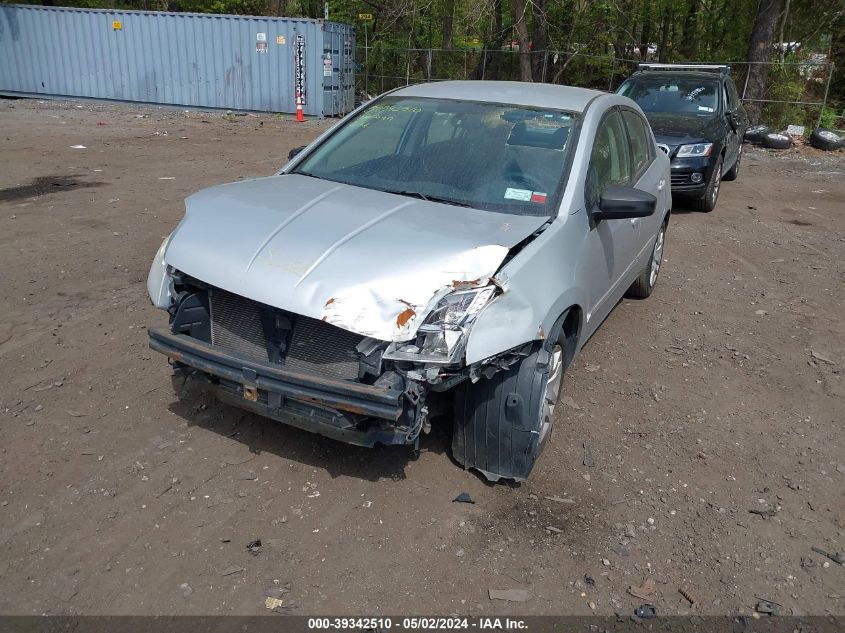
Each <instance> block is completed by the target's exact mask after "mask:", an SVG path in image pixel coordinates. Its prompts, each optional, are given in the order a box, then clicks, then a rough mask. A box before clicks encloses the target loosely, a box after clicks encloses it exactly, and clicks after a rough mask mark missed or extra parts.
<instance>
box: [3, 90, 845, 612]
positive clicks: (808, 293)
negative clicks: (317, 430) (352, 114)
mask: <svg viewBox="0 0 845 633" xmlns="http://www.w3.org/2000/svg"><path fill="white" fill-rule="evenodd" d="M326 125H327V123H320V122H316V121H313V122H307V123H305V124H296V123H295V122H293V121H291V120H290V119H285V120H281V119H279V118H273V117H269V116H262V117H257V116H244V117H236V116H232V117H229V118H228V119H227V118H226V117H224V116H223V115H222V114H221V113H201V112H199V113H198V112H193V113H189V114H187V113H183V112H181V111H178V110H165V109H152V108H146V109H142V108H135V107H129V106H126V107H120V106H112V105H91V104H83V105H79V104H73V103H58V102H53V103H38V102H35V101H8V100H5V101H0V247H2V250H0V271H2V272H0V425H2V426H0V432H2V444H1V445H0V484H1V485H2V490H0V505H2V508H0V548H2V550H0V551H2V555H1V556H0V612H3V613H7V614H8V613H19V614H40V613H52V614H56V613H64V614H76V613H85V614H95V613H96V614H101V613H108V614H129V613H132V614H144V613H156V614H228V613H237V614H259V613H268V612H267V611H266V609H265V604H264V602H265V595H266V594H265V591H266V590H267V589H268V588H272V587H274V586H275V587H277V588H288V589H289V590H290V591H289V593H287V594H285V596H284V602H285V605H287V609H288V612H290V613H297V614H326V613H332V614H334V613H338V614H339V613H357V614H370V615H374V614H384V613H387V614H397V613H400V614H401V613H437V614H448V613H470V614H472V613H484V614H498V613H517V614H561V613H567V614H570V613H572V614H587V613H590V612H591V609H592V608H594V609H595V611H596V612H597V613H603V614H611V613H613V612H621V613H626V614H629V613H631V612H632V610H633V608H634V607H635V606H637V605H639V604H641V603H642V602H644V600H642V599H640V598H635V597H633V596H632V595H630V594H629V593H628V592H627V589H628V588H629V587H630V586H631V585H635V586H638V585H641V584H642V583H643V581H644V579H648V578H650V579H652V580H653V581H654V591H653V594H652V595H651V597H650V601H652V602H654V604H655V605H656V606H657V609H658V612H659V613H662V614H671V613H689V612H696V613H708V614H725V613H729V614H733V613H738V612H740V613H743V612H744V613H748V612H750V611H752V610H753V608H754V606H755V604H756V603H757V602H758V599H759V598H758V597H759V596H763V597H765V598H768V599H770V600H772V601H775V602H777V603H780V604H781V605H783V606H782V608H781V609H782V611H783V612H786V613H789V612H790V610H791V611H792V612H794V613H803V614H825V613H835V614H842V613H845V568H843V566H842V565H839V564H836V563H835V562H832V561H829V560H828V559H827V558H825V557H824V556H822V555H819V554H818V553H815V552H813V551H812V550H811V547H812V546H817V547H819V548H821V549H823V550H826V551H828V552H831V553H835V552H842V551H843V550H845V498H843V492H844V491H845V440H843V432H842V431H843V417H845V382H843V373H842V370H843V366H845V351H843V350H845V311H843V308H844V307H845V305H843V303H844V302H843V299H844V298H845V214H844V213H843V210H845V155H843V154H842V153H839V154H838V155H833V154H823V153H821V152H814V151H812V150H805V151H802V152H800V153H799V152H795V151H787V152H781V153H766V152H764V151H762V150H754V149H751V148H748V152H747V155H746V158H745V162H744V165H743V173H742V174H741V176H740V179H739V180H738V181H737V182H735V183H725V185H724V186H723V192H722V198H721V202H720V205H719V208H718V209H717V210H716V211H715V212H714V213H712V214H703V213H687V212H684V211H683V210H679V211H678V212H677V213H676V214H675V216H674V218H673V221H672V223H671V224H670V235H669V242H668V253H667V260H666V263H665V265H664V268H663V270H662V272H661V275H662V277H661V281H660V284H659V285H658V289H657V291H656V292H655V295H654V296H652V298H651V299H649V300H647V301H641V302H629V301H625V302H623V303H622V304H620V305H619V306H618V307H617V309H616V310H615V311H614V312H613V314H612V315H611V316H610V318H609V319H608V320H607V322H606V323H605V324H604V325H603V326H602V328H601V329H600V330H599V332H598V334H597V335H596V336H595V337H594V338H593V340H592V341H591V342H590V343H589V344H588V345H587V347H586V348H585V349H584V351H583V353H582V355H581V356H580V357H579V358H578V360H577V361H576V363H575V365H574V367H573V368H572V370H571V371H570V373H569V374H568V375H567V382H566V385H565V396H566V400H565V405H566V406H564V407H560V408H559V411H560V415H559V419H558V420H557V424H556V431H555V434H554V436H553V437H552V440H551V441H552V444H551V446H550V447H549V448H548V449H547V452H546V454H545V455H544V456H543V458H542V459H541V461H540V463H539V465H538V467H537V468H536V470H535V471H534V474H533V476H532V478H531V480H530V481H529V482H528V483H526V484H523V485H521V486H506V485H497V486H490V485H487V484H485V483H484V482H483V481H482V480H481V479H479V477H477V476H475V475H473V474H471V473H468V472H465V471H463V470H461V469H460V468H459V467H458V466H456V465H455V463H453V462H452V461H451V460H450V458H449V456H448V452H447V447H448V441H449V429H448V428H447V427H446V426H445V425H444V424H441V425H439V426H435V428H434V431H433V433H432V434H431V435H429V436H426V437H425V438H424V441H423V445H422V448H423V452H422V455H421V456H420V457H419V459H418V460H416V461H413V460H411V459H410V455H409V452H408V451H407V450H404V449H401V448H393V449H378V450H366V449H358V448H352V447H348V446H345V445H341V444H338V443H335V442H333V441H329V440H325V439H321V438H319V437H316V436H312V435H309V434H307V433H304V432H300V431H297V430H294V429H292V428H287V427H285V426H282V425H280V424H277V423H274V422H271V421H268V420H263V419H261V418H257V417H254V416H251V415H248V414H244V413H242V412H240V411H239V410H236V409H233V408H229V407H227V406H223V405H220V404H217V403H215V402H213V401H191V402H182V403H180V402H177V401H176V400H175V399H174V397H173V396H172V393H171V390H170V383H169V370H168V367H167V363H166V361H165V359H164V358H163V357H161V356H159V355H158V354H155V353H152V352H151V351H150V350H149V349H148V348H147V333H146V328H147V327H148V326H149V325H161V324H163V323H165V321H166V319H165V315H164V314H163V313H160V312H158V311H156V310H154V309H153V308H152V307H151V306H150V304H149V301H148V299H147V296H146V289H145V280H146V275H147V270H148V266H149V263H150V261H151V258H152V256H153V253H154V252H155V250H156V248H157V247H158V245H159V243H160V242H161V240H162V238H164V237H165V236H166V235H167V234H168V233H169V232H170V231H171V230H172V229H173V228H174V226H175V225H176V223H177V222H178V221H179V219H180V217H181V215H182V211H183V206H182V199H183V198H184V197H185V196H187V195H188V194H190V193H192V192H194V191H196V190H197V189H200V188H202V187H205V186H208V185H212V184H216V183H221V182H225V181H229V180H234V179H238V178H248V177H252V176H263V175H268V174H270V173H272V172H273V171H274V170H275V169H276V168H277V167H278V166H279V165H281V164H282V163H283V162H284V157H285V156H286V155H287V152H288V150H289V149H290V148H291V147H294V146H297V145H302V144H304V143H305V142H307V141H308V140H310V139H311V138H313V137H314V135H315V134H317V133H318V132H319V131H320V130H322V129H324V128H325V127H326ZM78 144H80V145H84V146H85V149H72V148H71V146H73V145H78ZM244 221H248V218H244ZM584 445H586V446H588V447H589V448H590V449H591V453H592V457H593V460H594V466H593V467H587V466H584V465H583V460H584ZM462 491H465V492H468V493H469V494H470V495H471V496H472V498H473V499H474V500H475V501H476V503H475V504H474V505H469V504H461V503H453V502H452V499H453V498H454V497H455V496H456V495H457V494H458V493H460V492H462ZM548 497H558V498H564V499H568V500H572V501H573V502H572V503H561V502H559V501H554V500H549V499H548ZM769 510H771V512H767V511H769ZM750 511H762V514H754V513H752V512H750ZM769 514H771V515H772V516H768V515H769ZM547 527H552V528H554V529H553V530H549V529H547ZM256 538H260V539H261V541H262V548H261V551H260V553H258V554H257V555H253V554H252V553H250V552H248V551H247V547H246V546H247V543H249V542H250V541H252V540H253V539H256ZM585 575H586V576H588V577H589V580H590V581H591V582H588V581H587V579H585ZM509 588H522V589H527V590H528V591H529V592H530V596H531V597H530V599H529V600H528V601H527V602H503V601H491V600H490V599H489V598H488V593H487V592H488V589H509ZM679 588H684V589H685V590H687V591H688V593H689V594H690V596H691V597H693V598H694V599H695V600H696V604H695V606H690V603H689V602H688V601H687V600H686V599H685V598H684V597H683V596H682V595H681V594H680V593H679Z"/></svg>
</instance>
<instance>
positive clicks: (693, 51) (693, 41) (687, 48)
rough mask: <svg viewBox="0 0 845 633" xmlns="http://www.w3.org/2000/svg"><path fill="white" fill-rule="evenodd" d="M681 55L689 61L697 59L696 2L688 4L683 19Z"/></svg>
mask: <svg viewBox="0 0 845 633" xmlns="http://www.w3.org/2000/svg"><path fill="white" fill-rule="evenodd" d="M680 52H681V55H683V56H684V57H686V58H687V59H688V60H690V61H695V59H696V58H697V57H698V1H697V0H693V1H692V2H690V3H689V9H688V10H687V15H686V17H685V18H684V36H683V39H682V40H681V47H680Z"/></svg>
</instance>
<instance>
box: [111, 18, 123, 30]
mask: <svg viewBox="0 0 845 633" xmlns="http://www.w3.org/2000/svg"><path fill="white" fill-rule="evenodd" d="M111 27H112V28H113V29H114V30H115V31H122V30H123V24H122V23H121V22H119V21H118V20H115V21H114V22H112V23H111Z"/></svg>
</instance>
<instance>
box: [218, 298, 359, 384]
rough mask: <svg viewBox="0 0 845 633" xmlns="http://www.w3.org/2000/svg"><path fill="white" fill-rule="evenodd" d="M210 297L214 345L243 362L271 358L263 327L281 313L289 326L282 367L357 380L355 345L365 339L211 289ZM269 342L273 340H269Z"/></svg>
mask: <svg viewBox="0 0 845 633" xmlns="http://www.w3.org/2000/svg"><path fill="white" fill-rule="evenodd" d="M209 293H210V298H209V304H210V306H211V342H212V344H213V345H217V346H219V347H221V348H222V349H225V350H228V351H231V352H233V353H235V355H237V356H240V357H243V358H248V359H250V360H257V361H261V362H264V363H266V362H269V360H270V358H271V355H270V352H269V351H268V343H267V332H266V331H265V328H266V327H273V324H274V323H275V321H276V319H275V318H274V314H276V313H281V314H284V315H285V316H286V317H288V318H289V319H290V320H291V322H292V325H293V330H292V331H291V332H290V334H289V337H288V345H287V353H286V355H285V357H284V359H283V361H282V362H283V363H284V365H285V366H286V367H289V368H290V369H295V370H298V371H302V372H308V373H315V374H321V375H324V376H331V377H333V378H341V379H344V380H356V379H357V378H358V353H357V352H356V351H355V347H356V346H357V345H358V343H360V342H361V341H362V340H363V339H364V337H363V336H360V335H358V334H353V333H352V332H348V331H346V330H343V329H341V328H339V327H336V326H334V325H330V324H328V323H325V322H323V321H320V320H318V319H312V318H309V317H305V316H301V315H296V314H291V313H287V312H284V311H282V310H279V309H277V308H273V307H270V306H266V305H263V304H261V303H258V302H257V301H253V300H252V299H246V298H245V297H241V296H238V295H235V294H232V293H231V292H226V291H225V290H220V289H219V288H212V289H211V290H210V291H209ZM262 315H263V316H264V318H263V319H262ZM271 334H272V332H271ZM273 338H274V337H272V336H271V340H272V339H273ZM271 345H272V343H271Z"/></svg>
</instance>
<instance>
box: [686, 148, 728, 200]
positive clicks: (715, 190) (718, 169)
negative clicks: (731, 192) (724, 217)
mask: <svg viewBox="0 0 845 633" xmlns="http://www.w3.org/2000/svg"><path fill="white" fill-rule="evenodd" d="M721 185H722V157H721V156H720V157H719V160H718V161H716V166H715V167H713V173H712V174H711V176H710V182H708V183H707V189H705V190H704V196H702V197H701V198H699V199H698V200H693V202H692V206H693V208H694V209H696V210H698V211H704V212H705V213H710V212H711V211H712V210H713V209H715V208H716V202H717V201H718V200H719V190H720V189H721V188H722V186H721Z"/></svg>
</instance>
